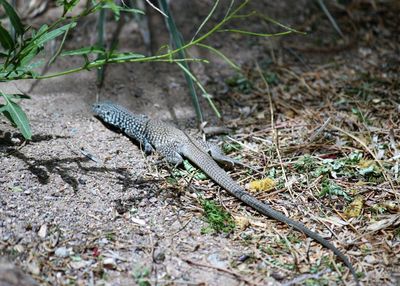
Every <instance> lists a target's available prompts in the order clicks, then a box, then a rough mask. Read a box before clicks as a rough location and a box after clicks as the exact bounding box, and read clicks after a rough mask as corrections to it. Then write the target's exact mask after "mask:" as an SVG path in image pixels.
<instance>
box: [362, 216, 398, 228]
mask: <svg viewBox="0 0 400 286" xmlns="http://www.w3.org/2000/svg"><path fill="white" fill-rule="evenodd" d="M384 217H385V218H383V219H380V220H379V221H377V222H375V223H373V224H370V225H369V226H368V227H367V230H368V231H378V230H381V229H384V228H388V227H391V226H393V227H395V226H397V225H399V224H400V214H395V215H388V216H384Z"/></svg>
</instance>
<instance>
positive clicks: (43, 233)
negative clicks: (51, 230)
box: [38, 224, 47, 239]
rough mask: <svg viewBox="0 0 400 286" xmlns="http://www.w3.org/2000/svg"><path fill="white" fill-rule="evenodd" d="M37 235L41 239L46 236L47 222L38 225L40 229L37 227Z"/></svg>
mask: <svg viewBox="0 0 400 286" xmlns="http://www.w3.org/2000/svg"><path fill="white" fill-rule="evenodd" d="M38 236H39V237H40V238H41V239H44V238H45V237H46V236H47V224H43V225H42V226H41V227H40V229H39V231H38Z"/></svg>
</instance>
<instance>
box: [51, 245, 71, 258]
mask: <svg viewBox="0 0 400 286" xmlns="http://www.w3.org/2000/svg"><path fill="white" fill-rule="evenodd" d="M54 254H55V255H56V256H58V257H67V256H69V250H68V249H67V248H66V247H59V248H57V249H56V251H55V252H54Z"/></svg>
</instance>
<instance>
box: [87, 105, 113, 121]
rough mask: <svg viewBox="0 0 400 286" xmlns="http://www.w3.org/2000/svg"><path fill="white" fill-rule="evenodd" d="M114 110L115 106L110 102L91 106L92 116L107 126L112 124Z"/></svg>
mask: <svg viewBox="0 0 400 286" xmlns="http://www.w3.org/2000/svg"><path fill="white" fill-rule="evenodd" d="M116 109H117V106H116V105H115V104H113V103H111V102H97V103H95V104H93V106H92V111H93V113H94V116H96V117H98V118H100V119H101V120H103V121H104V122H106V123H109V124H114V120H115V113H116Z"/></svg>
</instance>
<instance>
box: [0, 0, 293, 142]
mask: <svg viewBox="0 0 400 286" xmlns="http://www.w3.org/2000/svg"><path fill="white" fill-rule="evenodd" d="M248 2H249V0H245V1H243V2H242V3H241V4H239V5H237V7H234V1H232V2H231V5H230V8H229V11H228V13H227V14H226V15H225V17H224V18H223V19H222V20H220V21H219V22H218V23H217V24H215V25H214V26H213V27H212V28H211V29H210V30H209V31H207V32H205V33H203V34H202V35H200V32H201V30H202V28H203V27H204V25H205V24H206V23H207V21H208V20H209V19H210V18H211V16H212V15H213V13H214V11H215V10H216V7H217V6H218V4H219V1H216V2H215V4H214V6H213V8H212V10H211V11H210V13H209V15H208V16H207V17H206V19H205V20H204V21H203V23H202V24H201V25H200V27H199V28H198V30H197V32H196V33H195V36H194V37H193V39H192V40H191V41H189V42H188V43H184V42H183V40H182V39H181V37H180V35H179V32H178V30H177V28H176V26H175V23H174V21H173V18H172V16H171V15H169V16H170V17H168V19H167V26H168V27H169V30H170V33H171V38H172V39H173V41H174V48H173V49H171V48H170V47H167V49H166V52H164V53H161V54H158V55H153V56H147V57H146V56H144V55H142V54H138V53H134V52H127V53H121V52H118V51H116V50H115V47H112V48H111V49H109V50H107V49H105V48H104V47H102V46H97V45H94V46H90V47H82V48H79V49H76V50H72V51H63V47H64V43H65V40H66V38H67V35H68V33H69V32H70V31H71V30H73V29H75V28H76V27H77V26H78V22H79V20H81V19H82V18H84V17H86V16H88V15H91V14H93V13H97V12H99V13H101V12H102V11H104V9H108V10H109V11H111V12H112V13H113V14H114V17H115V19H119V17H120V16H121V12H129V13H143V12H142V11H140V10H138V9H132V8H128V7H126V6H125V4H124V2H122V4H121V5H117V4H115V2H114V1H112V0H97V1H96V0H92V1H91V5H88V7H87V8H86V9H84V10H83V11H81V12H80V13H79V14H78V15H72V13H71V12H72V11H73V10H74V8H76V6H77V4H78V3H79V1H76V0H70V1H68V0H58V1H57V2H56V3H57V4H58V5H61V6H62V7H63V15H62V16H61V17H60V18H59V19H58V20H56V21H55V22H54V23H51V24H50V25H47V24H44V25H42V26H41V27H40V28H39V29H37V30H35V29H34V28H32V27H26V26H24V25H23V24H22V22H21V20H20V18H19V17H18V15H17V13H16V12H15V10H14V8H13V7H12V6H11V5H10V4H9V3H8V2H7V1H5V0H0V5H2V6H3V8H4V10H5V12H6V15H7V16H8V18H9V20H10V23H11V27H10V28H9V29H8V30H7V29H6V28H5V27H4V26H3V24H2V23H1V24H0V44H1V46H2V48H3V50H2V51H0V82H1V81H3V82H4V81H13V80H20V79H47V78H52V77H59V76H63V75H67V74H71V73H76V72H80V71H84V70H91V69H99V68H101V67H102V66H104V65H106V64H111V63H124V62H155V61H161V62H169V63H175V64H177V65H178V66H179V67H180V68H181V69H182V70H183V72H184V73H185V76H186V79H187V80H188V83H189V88H190V90H191V91H192V98H193V102H194V104H195V107H196V101H198V99H197V95H196V94H195V89H194V86H195V85H196V86H197V88H198V89H199V90H200V91H201V94H202V95H203V96H204V97H205V98H206V99H207V101H208V102H209V104H210V106H211V107H212V108H213V110H214V111H215V113H216V114H217V116H220V114H219V112H218V110H217V108H216V107H215V105H214V103H213V101H212V96H211V95H210V94H209V93H208V92H207V91H206V89H205V88H204V86H203V85H202V84H201V83H200V81H199V80H197V78H196V77H195V75H193V73H192V72H191V71H190V69H189V67H188V65H187V62H188V61H203V62H207V61H205V60H202V59H193V58H186V57H185V54H184V51H185V50H186V49H188V48H190V47H193V46H198V47H200V48H207V49H209V50H211V51H212V52H214V53H216V54H217V55H218V56H221V57H222V58H223V59H224V60H226V61H227V63H228V64H229V65H231V66H232V67H233V68H235V69H237V70H238V69H240V68H239V67H237V66H236V65H235V64H234V63H233V62H232V61H230V60H229V59H228V58H227V57H225V56H224V55H223V54H222V53H221V52H220V51H218V50H216V49H215V48H213V47H211V46H209V45H205V44H203V43H202V42H204V40H206V39H207V38H209V37H210V36H212V35H213V34H215V33H217V32H230V33H239V34H244V35H251V36H259V37H269V36H280V35H287V34H289V33H293V32H298V31H296V30H294V29H291V28H289V27H286V26H284V25H282V24H280V23H277V22H276V21H274V20H272V19H270V18H268V17H266V16H264V15H260V14H259V13H257V12H255V11H253V12H251V13H248V14H245V15H241V14H240V12H241V11H242V10H243V9H244V8H245V7H246V5H247V4H248ZM160 4H161V7H162V8H163V9H162V10H163V11H164V12H166V13H167V14H168V13H169V10H168V7H167V6H166V5H165V4H166V3H165V1H160ZM250 16H256V17H261V18H263V19H264V20H266V21H270V22H272V23H274V24H276V25H278V26H280V27H282V28H284V29H285V31H283V32H278V33H276V34H265V33H256V32H252V31H246V30H241V29H229V28H227V27H226V25H227V24H228V23H229V22H230V21H232V20H234V19H238V18H240V19H246V18H247V17H250ZM12 30H13V31H15V35H16V36H15V37H13V36H12V34H13V33H12V32H11V31H12ZM198 35H200V36H198ZM61 36H63V37H62V39H61V41H60V45H59V48H58V49H57V52H56V53H55V54H54V55H53V56H52V58H51V59H50V61H49V64H51V63H53V62H54V61H55V60H56V59H57V57H59V56H80V57H82V58H83V59H84V64H83V65H81V66H79V67H75V68H72V69H67V70H64V71H61V72H57V73H54V74H47V75H39V74H38V73H37V72H36V68H37V67H38V66H40V65H41V64H43V62H42V61H40V60H39V56H40V55H42V54H43V51H44V46H45V45H46V44H47V43H48V42H50V41H53V40H55V39H57V38H59V37H61ZM100 42H101V41H100ZM18 96H19V95H10V97H11V98H17V97H18ZM2 97H3V98H4V99H5V105H3V106H2V107H4V108H2V109H1V111H2V112H3V114H4V115H6V116H7V118H9V120H10V121H11V123H12V124H14V125H15V126H17V127H18V128H19V129H20V130H21V132H22V134H23V136H24V137H25V138H26V139H30V131H28V129H27V126H29V121H28V119H27V117H26V115H25V114H24V115H23V116H21V114H23V113H24V112H23V111H22V109H21V108H20V107H19V105H18V103H17V102H15V101H12V100H11V101H10V100H8V99H9V97H8V98H6V97H4V95H2ZM196 111H197V113H198V119H199V120H201V119H202V117H201V112H200V110H198V106H197V107H196ZM6 112H7V114H8V115H7V114H6ZM23 129H25V130H23Z"/></svg>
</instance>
